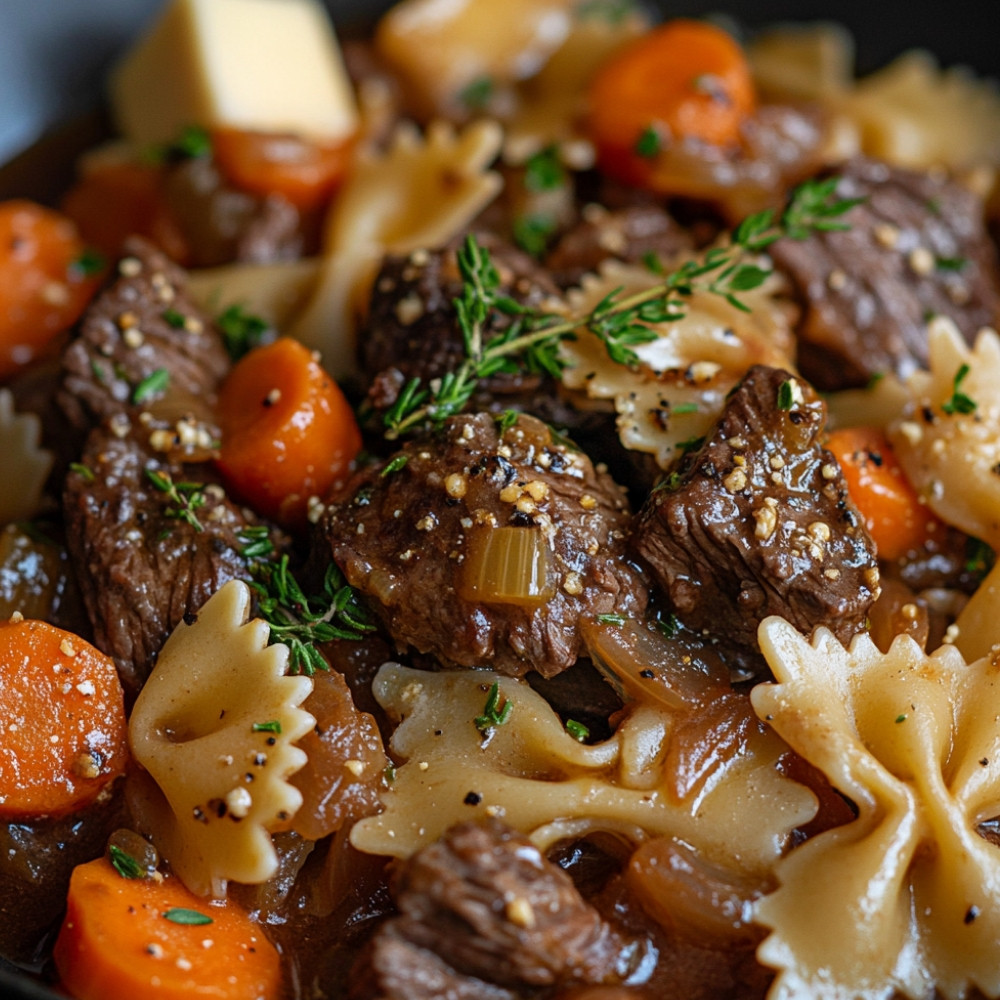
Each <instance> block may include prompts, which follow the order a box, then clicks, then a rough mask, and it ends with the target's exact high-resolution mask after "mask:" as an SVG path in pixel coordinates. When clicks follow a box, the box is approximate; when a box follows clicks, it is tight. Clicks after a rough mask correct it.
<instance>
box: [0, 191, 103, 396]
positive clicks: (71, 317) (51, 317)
mask: <svg viewBox="0 0 1000 1000" xmlns="http://www.w3.org/2000/svg"><path fill="white" fill-rule="evenodd" d="M85 250H86V247H85V246H84V243H83V241H82V240H81V239H80V236H79V234H78V233H77V229H76V226H75V225H74V224H73V222H72V221H71V220H70V219H68V218H67V217H66V216H64V215H61V214H60V213H59V212H54V211H52V209H49V208H43V207H42V206H41V205H36V204H35V203H34V202H32V201H24V200H15V201H5V202H2V203H0V377H3V376H6V375H11V374H13V373H14V372H16V371H17V370H18V369H19V368H22V367H23V366H24V365H27V364H29V363H30V362H31V361H34V360H35V358H37V357H39V356H40V355H42V354H44V353H45V351H46V350H47V348H48V347H49V345H50V343H51V342H52V341H53V339H54V338H55V337H56V336H57V335H58V334H60V333H62V332H63V331H64V330H66V329H67V328H68V327H70V326H72V324H73V323H75V322H76V320H77V319H78V318H79V316H80V314H81V313H82V312H83V310H84V308H85V307H86V305H87V303H88V302H89V301H90V299H91V297H92V296H93V294H94V291H95V290H96V288H97V286H98V284H99V281H100V278H99V276H97V275H95V274H93V273H91V269H90V268H89V267H87V266H86V265H85V263H84V251H85Z"/></svg>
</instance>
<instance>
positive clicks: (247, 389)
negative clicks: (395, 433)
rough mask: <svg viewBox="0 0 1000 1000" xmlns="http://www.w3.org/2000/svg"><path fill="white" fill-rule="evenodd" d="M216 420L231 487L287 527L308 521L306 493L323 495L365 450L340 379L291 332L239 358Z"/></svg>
mask: <svg viewBox="0 0 1000 1000" xmlns="http://www.w3.org/2000/svg"><path fill="white" fill-rule="evenodd" d="M219 422H220V424H221V426H222V444H221V447H220V450H219V458H218V466H219V469H220V471H221V472H222V476H223V479H224V480H225V482H226V485H227V487H228V488H229V489H230V490H231V491H232V492H233V493H234V494H235V495H236V496H238V497H239V498H240V499H242V500H243V501H245V502H246V503H248V504H249V505H250V506H251V507H253V508H254V509H255V510H256V511H258V512H259V513H261V514H264V515H265V516H267V517H270V518H273V519H274V520H276V521H278V522H280V523H281V524H283V525H285V526H286V527H290V528H303V527H305V524H306V513H307V509H308V504H309V498H310V497H313V496H323V495H324V494H325V493H326V492H327V491H328V490H329V488H330V487H331V486H332V485H333V483H334V482H335V481H336V480H337V479H338V478H339V477H341V476H343V474H344V473H345V472H346V471H347V470H348V468H349V467H350V464H351V462H352V461H353V459H354V457H355V456H356V455H357V453H358V451H359V450H360V449H361V432H360V431H359V430H358V425H357V421H356V420H355V419H354V413H353V412H352V411H351V407H350V404H349V403H348V402H347V400H346V399H345V398H344V395H343V393H342V392H341V391H340V389H339V387H338V386H337V383H336V382H334V381H333V379H332V378H330V376H329V375H327V373H326V372H325V371H324V370H323V368H322V367H321V366H320V364H319V362H318V361H317V360H316V358H315V357H314V355H313V353H312V352H311V351H310V350H309V349H308V348H306V347H304V346H303V345H302V344H300V343H299V342H298V341H297V340H292V339H290V338H288V337H283V338H281V339H279V340H276V341H275V342H274V343H273V344H268V345H267V346H265V347H260V348H257V350H255V351H251V352H250V353H249V354H247V355H246V356H245V357H244V358H242V359H241V360H240V361H239V362H238V363H237V365H236V366H235V367H234V368H233V370H232V372H230V374H229V377H228V378H227V379H226V381H225V382H224V383H223V386H222V390H221V392H220V393H219Z"/></svg>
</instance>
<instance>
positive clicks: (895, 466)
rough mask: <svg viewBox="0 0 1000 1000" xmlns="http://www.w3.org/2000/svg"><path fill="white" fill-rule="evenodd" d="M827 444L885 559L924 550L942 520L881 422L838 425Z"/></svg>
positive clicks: (938, 530) (869, 531) (881, 555)
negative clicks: (904, 465)
mask: <svg viewBox="0 0 1000 1000" xmlns="http://www.w3.org/2000/svg"><path fill="white" fill-rule="evenodd" d="M826 447H827V448H828V449H829V450H830V451H831V452H832V453H833V454H834V456H835V457H836V459H837V461H838V462H839V463H840V468H841V470H842V471H843V473H844V479H845V480H846V481H847V490H848V492H849V493H850V495H851V499H852V500H853V501H854V505H855V507H857V508H858V511H859V512H860V514H861V516H862V517H863V518H864V520H865V527H866V528H867V529H868V533H869V534H870V535H871V536H872V540H873V541H874V542H875V547H876V549H877V550H878V554H879V556H880V557H881V558H883V559H900V558H902V557H903V556H905V555H906V554H907V553H909V552H914V551H919V550H920V549H922V548H924V546H925V545H926V544H927V542H928V541H929V540H930V539H931V538H933V537H934V535H935V534H936V533H938V532H941V531H943V525H942V524H941V522H940V521H939V520H938V519H937V518H936V517H935V516H934V514H932V513H931V510H930V508H929V507H928V506H927V505H926V504H924V503H921V502H920V497H919V496H917V492H916V490H915V489H914V488H913V486H912V484H911V483H910V481H909V480H908V479H907V478H906V473H904V472H903V469H902V467H901V466H900V464H899V462H898V461H897V459H896V455H895V452H894V451H893V450H892V445H891V444H890V443H889V440H888V438H887V437H886V436H885V434H883V433H882V431H881V430H879V429H878V428H877V427H845V428H842V429H840V430H836V431H833V432H832V433H831V434H830V436H829V438H828V440H827V442H826Z"/></svg>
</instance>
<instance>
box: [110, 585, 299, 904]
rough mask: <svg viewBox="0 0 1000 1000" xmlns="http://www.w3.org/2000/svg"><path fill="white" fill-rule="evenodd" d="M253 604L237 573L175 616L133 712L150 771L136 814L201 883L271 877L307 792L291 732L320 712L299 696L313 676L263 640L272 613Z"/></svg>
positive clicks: (138, 792) (140, 786)
mask: <svg viewBox="0 0 1000 1000" xmlns="http://www.w3.org/2000/svg"><path fill="white" fill-rule="evenodd" d="M249 612H250V590H249V588H248V587H247V585H246V584H245V583H242V582H241V581H237V580H232V581H230V582H229V583H227V584H226V585H225V586H223V587H222V588H221V589H220V590H219V591H218V592H217V593H216V594H214V595H213V596H212V597H211V598H210V599H209V600H208V601H207V602H206V603H205V605H204V606H203V607H202V608H201V610H200V611H199V612H198V616H197V619H196V620H195V621H194V622H193V623H191V624H186V623H183V622H182V623H181V624H179V625H178V626H177V628H176V629H175V630H174V631H173V633H172V634H171V635H170V638H169V639H167V642H166V644H165V645H164V647H163V650H162V651H161V653H160V656H159V659H158V660H157V664H156V667H155V668H154V670H153V672H152V674H151V675H150V677H149V680H148V681H147V682H146V686H145V687H144V688H143V689H142V692H141V693H140V695H139V697H138V699H137V700H136V703H135V708H134V710H133V712H132V718H131V720H130V723H129V737H130V742H131V746H132V753H133V755H134V757H135V759H136V760H137V761H138V763H139V764H140V765H141V766H142V768H144V769H145V772H146V773H145V774H140V775H139V776H138V778H137V781H136V782H135V783H134V784H133V787H132V803H131V804H132V806H133V809H134V811H135V813H136V814H137V816H138V818H139V822H140V826H141V828H142V830H143V832H145V833H148V834H150V835H151V836H152V839H153V842H154V843H155V844H156V846H157V848H158V849H159V850H160V853H161V854H163V856H164V857H165V858H166V859H167V860H168V861H169V862H170V865H171V867H172V868H173V870H174V871H175V872H176V873H177V874H178V875H179V876H180V877H181V879H182V880H183V881H184V883H185V884H186V885H187V886H188V888H190V889H191V890H192V891H194V892H196V893H198V894H200V895H209V894H211V895H214V896H217V897H218V896H223V895H225V890H226V882H227V881H228V880H230V879H232V880H234V881H237V882H245V883H257V882H263V881H265V880H266V879H268V878H270V877H271V876H272V875H273V874H274V872H275V871H276V870H277V866H278V858H277V854H276V852H275V849H274V845H273V843H272V841H271V836H270V835H271V833H273V832H276V831H279V830H285V829H288V828H289V826H290V821H291V818H292V816H293V815H294V813H295V811H296V810H297V809H298V808H299V806H300V805H301V803H302V795H301V793H300V792H299V791H298V789H296V788H294V787H293V786H292V785H291V784H289V782H288V780H287V779H288V778H289V776H290V775H292V774H293V773H294V772H295V771H298V770H299V769H300V768H301V767H302V766H303V765H304V764H305V762H306V755H305V753H303V751H302V750H300V749H299V748H298V747H296V746H294V743H295V741H296V740H298V739H300V738H301V737H303V736H304V735H305V734H306V733H307V732H309V731H310V730H311V729H312V728H313V726H314V725H315V722H316V720H315V719H314V718H313V717H312V716H311V715H310V714H309V713H308V712H305V711H303V710H302V709H301V708H300V707H299V706H300V705H301V704H302V702H303V701H304V700H305V699H306V697H307V696H308V695H309V693H310V692H311V690H312V686H313V684H312V680H311V679H310V678H308V677H303V676H286V674H285V670H286V668H287V663H288V650H287V648H286V647H285V646H283V645H280V644H275V645H273V646H268V645H267V642H268V637H269V629H268V626H267V624H266V623H265V622H263V621H261V620H260V619H256V618H255V619H253V620H252V621H248V620H247V619H248V617H249ZM144 779H145V780H144ZM150 779H151V780H150Z"/></svg>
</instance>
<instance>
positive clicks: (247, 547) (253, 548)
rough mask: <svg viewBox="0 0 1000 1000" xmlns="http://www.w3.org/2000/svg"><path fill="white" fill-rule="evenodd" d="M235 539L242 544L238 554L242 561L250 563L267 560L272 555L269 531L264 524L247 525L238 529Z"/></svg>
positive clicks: (272, 544)
mask: <svg viewBox="0 0 1000 1000" xmlns="http://www.w3.org/2000/svg"><path fill="white" fill-rule="evenodd" d="M236 537H237V538H239V540H240V542H241V543H242V546H243V547H242V548H241V549H240V553H241V555H242V556H243V558H244V559H247V560H250V561H251V562H252V561H254V560H257V559H269V558H270V557H271V556H272V555H274V543H273V542H272V541H271V530H270V528H268V527H267V525H265V524H252V525H251V524H248V525H247V526H246V527H244V528H240V529H239V531H238V532H237V533H236Z"/></svg>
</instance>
